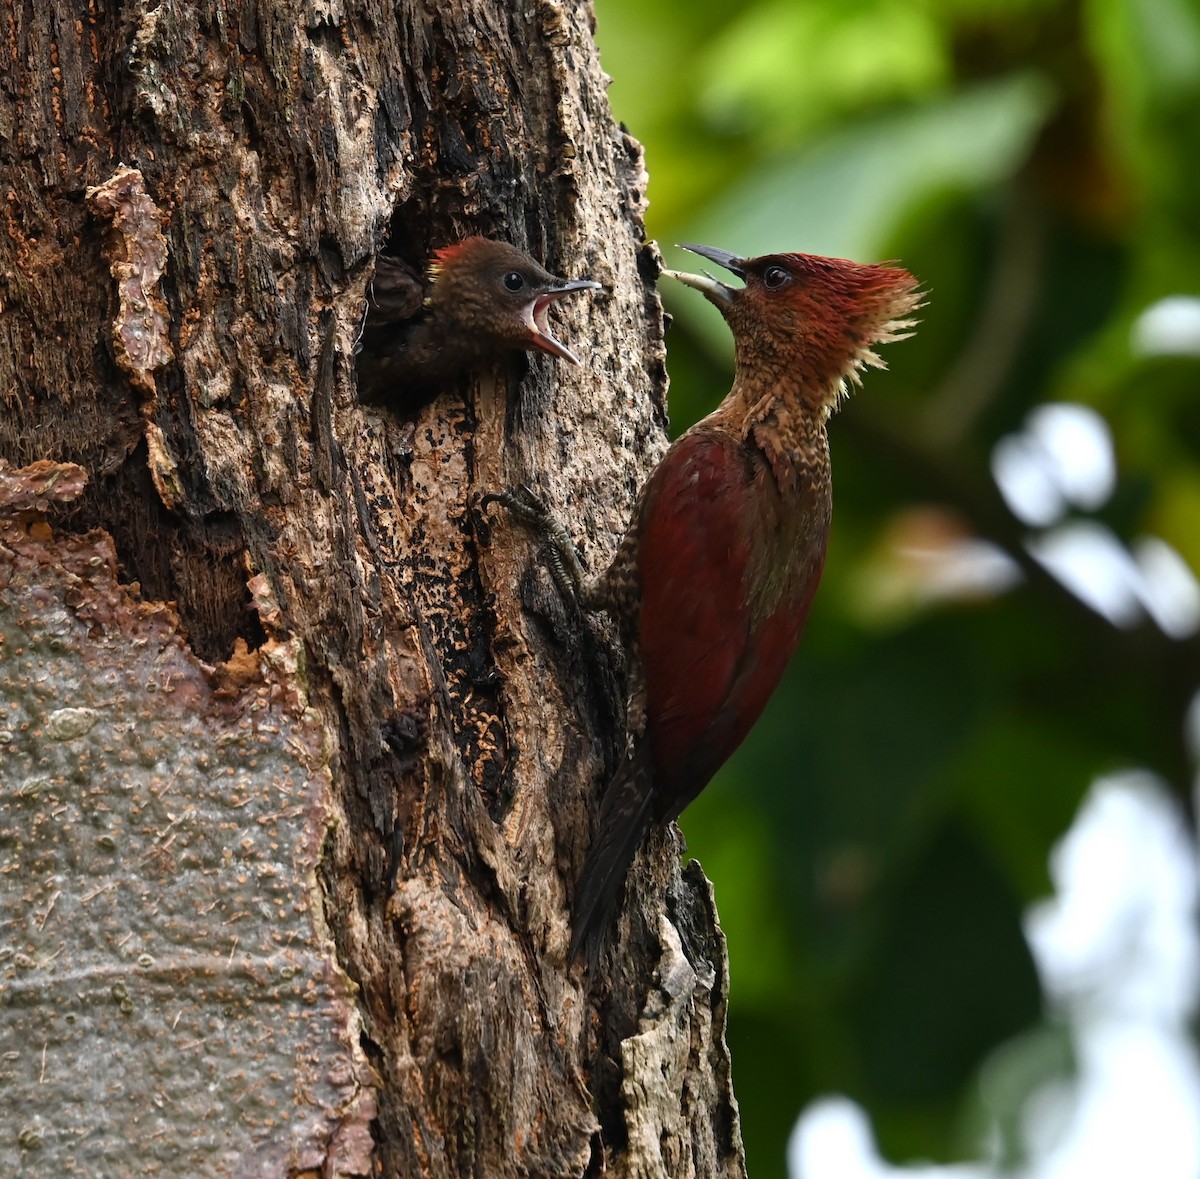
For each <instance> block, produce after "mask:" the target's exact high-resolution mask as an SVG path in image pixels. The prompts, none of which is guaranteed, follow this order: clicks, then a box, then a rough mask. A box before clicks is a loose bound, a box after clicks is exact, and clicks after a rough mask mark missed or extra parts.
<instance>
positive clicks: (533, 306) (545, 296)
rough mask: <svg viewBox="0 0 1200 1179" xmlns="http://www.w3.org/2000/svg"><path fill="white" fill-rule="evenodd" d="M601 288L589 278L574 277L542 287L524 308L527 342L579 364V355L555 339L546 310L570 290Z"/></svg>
mask: <svg viewBox="0 0 1200 1179" xmlns="http://www.w3.org/2000/svg"><path fill="white" fill-rule="evenodd" d="M601 289H602V287H601V286H600V284H599V283H598V282H593V281H592V280H591V279H590V278H576V279H572V280H571V281H570V282H564V283H557V284H556V285H554V286H552V287H543V288H542V290H541V291H539V292H538V294H537V297H536V298H534V300H533V301H532V302H531V303H530V304H529V305H528V307H526V309H525V325H526V327H528V329H529V336H530V340H529V342H530V343H531V344H532V345H533V346H534V347H535V348H540V349H541V350H542V351H543V352H549V353H550V355H551V356H557V357H559V358H560V359H561V360H565V361H567V362H568V363H570V364H574V365H579V364H580V360H579V357H577V356H576V355H575V353H574V352H572V351H571V349H570V348H568V347H567V346H566V344H564V343H563V342H562V341H561V340H558V339H556V338H555V336H554V333H553V332H552V331H551V330H550V322H549V317H548V315H547V312H548V311H549V308H550V304H551V303H554V302H557V300H559V299H561V298H562V297H563V295H569V294H570V293H571V292H572V291H599V290H601Z"/></svg>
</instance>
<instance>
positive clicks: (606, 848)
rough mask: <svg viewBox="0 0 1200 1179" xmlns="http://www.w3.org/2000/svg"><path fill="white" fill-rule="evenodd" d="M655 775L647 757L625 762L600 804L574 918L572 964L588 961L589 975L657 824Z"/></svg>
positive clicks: (577, 886)
mask: <svg viewBox="0 0 1200 1179" xmlns="http://www.w3.org/2000/svg"><path fill="white" fill-rule="evenodd" d="M652 772H653V771H652V769H651V766H650V759H649V757H648V756H646V754H645V752H642V754H641V755H640V756H638V755H635V756H634V757H633V758H632V759H631V760H626V761H624V762H622V763H621V767H620V768H619V769H618V770H617V773H616V776H615V777H614V778H613V780H612V782H611V783H610V784H609V787H608V790H607V791H606V792H605V795H604V799H603V801H602V802H601V803H600V819H599V821H598V823H597V825H596V836H595V839H594V840H593V841H592V846H591V847H590V848H589V849H588V854H587V860H586V861H585V862H584V865H583V871H582V872H581V873H580V874H579V882H578V883H577V884H576V886H575V906H574V910H573V912H572V914H571V926H572V930H571V954H570V959H571V961H572V962H577V961H579V960H580V959H581V958H582V959H584V961H586V963H587V967H588V970H593V969H594V968H595V965H596V962H597V960H598V959H599V957H600V947H601V946H602V945H603V942H604V935H605V933H606V932H607V930H608V927H609V925H610V924H611V923H612V918H613V916H614V914H615V912H616V909H617V905H618V903H619V902H620V899H621V890H622V886H623V885H624V883H625V877H626V875H627V873H628V872H629V865H630V864H631V863H632V862H633V857H634V855H635V853H636V852H637V849H638V846H639V845H640V844H641V842H642V836H643V835H645V833H646V829H647V828H648V827H649V826H650V824H651V822H652V821H653V819H654V788H653V782H652V779H651V774H652Z"/></svg>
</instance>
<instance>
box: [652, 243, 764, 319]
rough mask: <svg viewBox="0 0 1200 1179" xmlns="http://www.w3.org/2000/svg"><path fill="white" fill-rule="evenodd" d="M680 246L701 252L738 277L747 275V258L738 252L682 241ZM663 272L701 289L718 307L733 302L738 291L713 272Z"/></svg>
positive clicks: (704, 256)
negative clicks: (718, 278) (716, 277)
mask: <svg viewBox="0 0 1200 1179" xmlns="http://www.w3.org/2000/svg"><path fill="white" fill-rule="evenodd" d="M679 248H680V249H681V250H690V251H691V252H692V253H693V254H699V255H700V257H701V258H707V259H708V260H709V261H710V262H715V263H716V264H717V265H718V266H720V267H723V268H724V269H725V270H728V271H729V272H730V273H732V274H736V275H737V276H738V278H742V279H744V278H745V277H746V269H745V262H746V260H745V259H744V258H739V257H738V256H737V254H731V253H730V252H729V251H728V250H718V249H717V248H716V246H689V245H684V244H683V243H680V246H679ZM663 274H666V275H669V276H670V277H671V278H673V279H675V280H676V281H677V282H681V283H683V284H684V286H688V287H692V288H693V289H695V290H697V291H699V292H700V293H701V294H702V295H703V296H704V297H705V298H706V299H707V300H708V301H709V302H710V303H715V304H716V305H717V306H718V307H721V306H723V305H724V304H727V303H730V302H732V301H733V296H734V295H735V294H737V291H738V288H737V287H731V286H728V285H726V284H725V283H723V282H720V281H718V280H717V279H715V278H713V276H712V275H711V274H688V273H687V272H686V271H681V270H664V271H663Z"/></svg>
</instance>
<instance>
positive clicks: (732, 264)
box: [679, 242, 746, 279]
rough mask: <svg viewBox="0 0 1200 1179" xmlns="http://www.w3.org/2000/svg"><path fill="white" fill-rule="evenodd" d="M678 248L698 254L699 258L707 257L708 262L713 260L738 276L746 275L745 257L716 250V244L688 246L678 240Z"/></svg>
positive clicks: (743, 276)
mask: <svg viewBox="0 0 1200 1179" xmlns="http://www.w3.org/2000/svg"><path fill="white" fill-rule="evenodd" d="M679 248H680V249H681V250H688V251H690V252H691V253H693V254H699V255H700V257H701V258H707V259H708V260H709V261H710V262H715V263H716V264H717V265H718V266H720V267H721V268H722V269H724V270H728V271H729V272H730V273H731V274H736V275H737V276H738V278H742V279H744V278H745V277H746V259H745V258H739V257H738V256H737V255H736V254H731V253H730V252H729V251H728V250H718V249H717V247H716V246H689V245H687V244H686V243H685V242H680V243H679Z"/></svg>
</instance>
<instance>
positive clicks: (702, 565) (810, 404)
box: [495, 245, 921, 961]
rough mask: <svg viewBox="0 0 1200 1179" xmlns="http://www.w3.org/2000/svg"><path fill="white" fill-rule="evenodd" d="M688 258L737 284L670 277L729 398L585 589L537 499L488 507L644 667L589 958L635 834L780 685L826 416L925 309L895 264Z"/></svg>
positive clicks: (588, 878)
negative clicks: (717, 343) (695, 296)
mask: <svg viewBox="0 0 1200 1179" xmlns="http://www.w3.org/2000/svg"><path fill="white" fill-rule="evenodd" d="M683 248H684V249H687V250H690V251H692V252H693V253H695V254H699V255H700V256H701V257H703V258H707V259H708V260H709V261H710V262H715V263H716V264H717V265H718V266H722V267H724V268H725V269H726V270H728V271H731V272H732V273H733V274H734V275H736V276H737V277H738V278H740V279H742V280H743V282H744V285H743V286H741V287H732V286H728V285H726V284H725V283H723V282H720V281H718V280H717V279H715V278H713V277H712V276H711V275H708V274H702V275H697V274H681V273H678V272H676V271H671V270H667V271H664V273H666V274H668V275H670V276H671V277H672V278H674V279H676V280H678V281H679V282H682V283H684V284H685V285H687V286H689V287H693V288H695V289H696V290H698V291H700V292H701V293H702V294H703V295H704V296H705V297H706V298H707V299H708V300H709V301H710V302H711V303H713V304H715V305H716V307H717V308H718V309H719V310H720V312H721V314H722V315H723V316H724V317H725V320H726V322H727V323H728V324H729V327H730V329H731V330H732V332H733V337H734V344H735V352H736V372H735V376H734V381H733V388H732V389H731V390H730V392H729V394H728V395H727V396H726V397H725V399H724V401H722V402H721V404H720V405H719V406H718V407H717V408H716V409H715V410H714V411H713V412H712V413H711V414H709V415H708V417H706V418H705V419H704V420H703V421H701V422H698V423H697V424H696V425H694V426H693V427H692V428H691V429H690V430H688V431H687V432H686V433H685V434H683V435H682V436H681V437H679V438H678V439H676V441H675V442H674V443H673V444H672V445H671V447H670V449H668V451H667V453H666V454H665V455H664V456H663V459H662V461H661V462H660V463H659V464H658V466H657V467H655V469H654V471H653V473H652V474H651V475H650V478H649V479H648V480H647V482H646V484H645V486H644V487H643V488H642V491H641V493H640V495H639V497H638V501H637V505H636V507H635V509H634V513H633V518H632V520H631V522H630V525H629V528H628V530H627V532H626V534H625V537H624V539H623V541H622V542H621V544H620V546H619V548H618V549H617V553H616V555H615V557H614V558H613V561H612V563H611V565H610V566H609V567H608V569H607V570H606V571H605V572H604V573H603V574H601V576H600V577H598V578H597V579H595V580H594V581H590V582H589V581H586V580H585V579H584V578H583V575H582V570H581V569H580V567H579V563H578V559H577V557H576V556H575V552H574V548H573V546H572V545H571V543H570V539H569V537H567V535H566V533H565V531H564V530H563V528H562V527H561V525H559V524H558V523H557V522H556V521H554V520H553V519H552V518H551V517H550V516H549V514H548V513H547V512H546V511H545V509H544V507H543V505H542V504H541V503H540V501H538V500H537V498H536V497H535V496H533V495H531V494H530V493H528V492H525V493H522V494H521V495H517V496H513V495H506V496H500V497H495V498H498V499H499V500H501V502H503V503H504V504H506V505H507V506H509V507H510V508H512V509H513V510H514V511H515V512H516V514H518V515H519V516H521V517H523V518H525V519H527V520H529V521H532V522H534V523H535V524H537V525H538V526H539V527H541V528H542V529H543V530H544V531H545V532H546V534H547V536H548V538H549V539H551V540H552V541H553V543H554V551H555V552H556V553H557V554H558V561H557V562H556V568H557V571H558V574H559V575H560V584H562V583H563V579H562V577H561V575H562V574H563V573H565V574H567V575H568V578H569V580H568V581H567V582H566V583H565V587H566V588H569V589H572V590H573V591H574V592H575V593H577V595H578V598H579V601H580V604H581V605H583V606H584V607H585V608H586V609H592V610H605V611H607V612H608V613H609V614H610V615H611V616H613V618H614V619H615V621H616V622H617V624H618V626H619V627H620V629H621V631H622V636H623V638H624V641H625V642H626V644H627V645H628V646H629V647H630V649H631V650H632V651H633V652H634V653H635V655H636V658H635V659H634V660H633V661H632V662H633V665H634V666H635V667H637V668H640V681H641V682H640V685H639V686H638V687H637V688H636V689H635V692H634V700H633V704H632V706H631V724H630V728H631V730H633V744H632V748H631V750H630V752H629V753H628V755H627V756H626V758H625V759H624V760H623V762H622V764H621V766H620V767H619V769H618V771H617V774H616V776H615V778H614V779H613V781H612V782H611V783H610V785H609V787H608V789H607V791H606V792H605V794H604V797H603V800H602V802H601V805H600V817H599V823H598V826H597V832H596V836H595V839H594V841H593V843H592V846H591V848H590V849H589V851H588V855H587V859H586V861H585V864H584V868H583V872H582V873H581V874H580V877H579V881H578V884H577V885H576V889H575V899H574V907H573V914H572V941H571V957H572V959H574V958H577V957H578V956H579V955H580V952H581V951H583V950H586V951H587V957H588V960H589V961H594V960H595V958H596V956H597V954H598V951H599V945H600V940H601V937H602V935H603V933H604V931H605V929H606V928H607V925H608V923H609V920H610V918H611V915H612V912H613V909H614V908H615V905H616V902H617V900H618V898H619V895H620V890H621V885H622V882H623V881H624V879H625V875H626V872H627V870H628V868H629V865H630V862H631V861H632V859H633V856H634V853H635V852H636V850H637V848H638V845H639V843H640V842H641V840H642V837H643V835H644V834H645V832H646V830H647V828H648V827H649V826H650V825H651V824H652V823H666V822H669V821H670V820H672V819H674V818H676V817H677V816H678V815H679V814H680V812H681V811H682V810H683V809H684V807H686V806H687V804H688V803H689V802H691V801H692V799H694V798H695V797H696V796H697V795H698V794H699V793H700V791H701V790H702V789H703V788H704V787H705V786H706V785H707V784H708V782H709V780H710V779H711V778H712V776H713V774H714V773H716V771H717V769H718V768H719V767H720V766H721V765H722V763H723V762H724V761H725V760H726V759H727V758H728V757H729V755H730V754H731V753H733V751H734V750H735V749H736V748H737V747H738V745H739V744H741V742H742V739H743V738H744V737H745V736H746V734H747V733H748V732H749V731H750V728H751V726H752V725H753V724H754V722H755V721H756V720H757V719H758V716H759V714H760V713H761V712H762V710H763V708H764V706H765V705H766V703H767V700H768V699H769V698H770V696H771V693H772V692H773V691H774V690H775V687H776V685H777V684H778V683H779V680H780V678H781V677H782V675H783V672H784V669H785V668H786V667H787V664H788V661H789V659H790V658H791V655H792V653H793V651H794V650H795V649H796V645H797V643H798V642H799V640H800V633H801V631H802V630H803V628H804V623H805V620H806V618H807V617H808V611H809V607H810V606H811V604H812V600H813V595H814V593H815V592H816V588H817V582H818V581H819V580H820V577H821V570H822V567H823V565H824V562H825V549H826V544H827V541H828V537H829V522H830V512H831V493H830V486H831V485H830V466H829V444H828V440H827V438H826V433H825V428H826V423H827V421H828V419H829V415H830V414H831V413H832V412H833V410H834V409H835V408H837V406H838V404H839V402H840V401H841V400H842V398H843V397H845V395H846V393H847V392H848V387H849V386H850V385H851V384H857V383H858V382H859V379H860V377H861V374H862V371H863V369H864V368H866V367H868V366H876V367H882V366H883V362H882V361H881V360H880V359H879V357H878V356H877V355H876V353H875V352H874V348H875V346H876V345H877V344H883V343H888V342H890V341H892V340H898V339H903V338H904V337H905V336H907V335H909V334H910V331H909V329H911V328H912V327H913V326H914V325H915V323H916V320H915V319H914V318H913V316H914V313H915V311H916V310H917V308H918V307H919V306H920V305H921V295H920V293H919V292H918V290H917V283H916V281H915V280H914V278H913V277H912V275H910V274H909V273H908V272H907V271H906V270H902V269H900V268H899V267H896V266H888V265H879V266H864V265H858V264H856V263H854V262H847V261H844V260H842V259H838V258H820V257H815V256H812V255H808V254H768V255H765V256H763V257H760V258H740V257H737V256H736V255H734V254H730V253H728V252H727V251H725V250H717V249H713V248H711V247H708V246H694V245H692V246H684V247H683ZM640 716H644V728H643V730H642V732H641V733H640V734H639V732H638V728H639V723H638V722H639V719H640Z"/></svg>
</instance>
